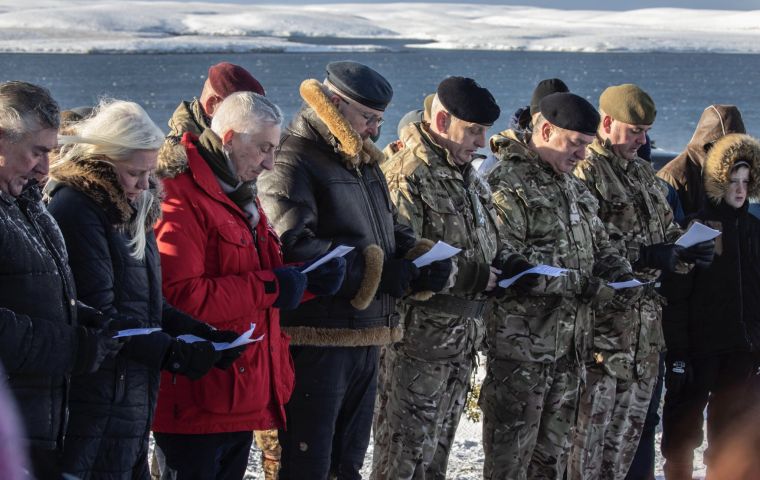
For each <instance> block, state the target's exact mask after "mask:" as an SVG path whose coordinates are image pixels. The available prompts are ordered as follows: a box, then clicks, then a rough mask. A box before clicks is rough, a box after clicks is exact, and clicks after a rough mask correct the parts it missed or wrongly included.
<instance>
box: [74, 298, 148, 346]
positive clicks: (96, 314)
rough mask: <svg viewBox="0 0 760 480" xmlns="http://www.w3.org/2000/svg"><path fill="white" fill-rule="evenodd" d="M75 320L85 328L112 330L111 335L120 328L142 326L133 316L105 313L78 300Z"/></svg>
mask: <svg viewBox="0 0 760 480" xmlns="http://www.w3.org/2000/svg"><path fill="white" fill-rule="evenodd" d="M77 322H78V323H79V325H80V326H83V327H87V328H93V329H96V330H98V329H105V330H110V331H111V332H112V335H111V336H113V335H116V333H117V332H118V331H120V330H127V329H130V328H140V327H142V326H143V325H142V323H141V322H140V321H139V320H137V319H136V318H134V317H130V316H128V315H122V314H121V313H109V314H105V313H103V312H101V311H100V310H97V309H95V308H92V307H90V306H88V305H85V304H84V303H82V302H80V301H78V300H77ZM122 341H124V340H122Z"/></svg>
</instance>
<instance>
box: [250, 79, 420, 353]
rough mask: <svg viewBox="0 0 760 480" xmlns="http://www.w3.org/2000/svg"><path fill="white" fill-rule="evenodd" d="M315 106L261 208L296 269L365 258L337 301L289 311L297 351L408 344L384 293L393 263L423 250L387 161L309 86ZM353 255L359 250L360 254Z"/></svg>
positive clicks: (304, 87) (288, 327)
mask: <svg viewBox="0 0 760 480" xmlns="http://www.w3.org/2000/svg"><path fill="white" fill-rule="evenodd" d="M301 96H302V97H303V98H304V100H305V101H306V105H305V106H304V107H303V108H302V109H301V111H300V112H298V114H297V115H296V117H295V119H294V120H293V122H292V123H291V125H290V126H289V127H288V130H287V131H286V133H285V134H284V136H283V138H282V140H281V142H280V151H279V153H278V154H277V157H276V159H275V164H274V169H273V170H272V171H269V172H265V173H264V174H262V175H261V177H260V178H259V181H258V185H259V196H260V197H259V198H260V199H261V204H262V206H263V207H264V210H265V211H266V213H267V216H268V217H269V219H270V220H271V221H272V224H273V225H274V227H275V230H276V231H277V234H278V235H279V236H280V239H281V241H282V244H283V246H282V251H283V255H284V256H285V261H286V262H298V261H306V260H309V259H312V258H315V257H319V256H321V255H324V254H325V253H327V252H328V251H329V250H331V249H332V248H334V247H336V246H338V245H341V244H345V245H350V246H353V247H356V250H357V251H358V252H359V253H360V254H358V255H353V256H352V257H350V258H352V260H351V261H349V262H348V266H347V269H346V279H345V281H344V282H343V287H342V289H341V291H340V292H339V293H338V294H337V295H335V296H326V297H318V298H317V299H315V300H312V301H310V302H307V303H304V304H302V305H301V306H300V307H299V308H298V309H296V310H293V311H288V312H282V314H281V315H282V316H281V323H282V325H283V330H285V331H286V332H287V333H289V334H290V335H291V336H292V344H293V345H299V344H300V345H324V346H363V345H383V344H387V343H390V342H393V341H397V340H399V339H400V334H401V330H400V328H399V326H398V314H397V313H396V310H395V299H393V298H392V297H390V296H389V295H386V294H384V293H378V292H377V288H378V285H379V282H380V278H381V276H382V268H383V260H384V259H387V258H399V257H403V256H404V255H405V254H406V253H407V252H408V251H409V250H411V249H412V248H413V247H414V246H415V237H414V233H413V232H412V230H411V229H410V228H408V227H406V226H403V225H401V224H399V223H398V222H397V220H396V211H395V208H394V206H393V204H392V203H391V200H390V194H389V193H388V186H387V184H386V182H385V177H384V176H383V173H382V171H381V170H380V167H379V163H380V162H381V161H382V160H383V155H382V153H381V152H380V151H379V150H378V149H377V148H376V147H375V146H374V144H372V142H371V141H370V140H364V141H362V139H361V137H360V136H359V134H358V133H356V131H355V130H354V129H353V128H352V127H351V125H350V124H349V122H348V121H347V120H346V119H345V118H344V117H343V116H342V115H341V114H340V113H339V111H338V110H337V108H335V106H334V105H333V104H332V103H330V100H329V98H328V96H327V95H326V94H325V93H324V91H323V90H322V86H321V84H320V83H319V82H318V81H316V80H306V81H304V82H303V83H302V84H301ZM352 253H353V252H352Z"/></svg>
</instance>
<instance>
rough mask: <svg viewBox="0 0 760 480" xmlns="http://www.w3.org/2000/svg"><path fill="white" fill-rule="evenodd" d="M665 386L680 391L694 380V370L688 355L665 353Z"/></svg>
mask: <svg viewBox="0 0 760 480" xmlns="http://www.w3.org/2000/svg"><path fill="white" fill-rule="evenodd" d="M665 368H666V370H665V388H666V389H667V390H668V392H670V393H678V392H679V391H681V390H682V389H683V388H684V387H685V386H686V385H688V384H689V382H691V380H692V376H693V372H692V370H691V365H690V364H689V361H688V359H687V357H686V355H679V354H670V353H668V354H666V355H665Z"/></svg>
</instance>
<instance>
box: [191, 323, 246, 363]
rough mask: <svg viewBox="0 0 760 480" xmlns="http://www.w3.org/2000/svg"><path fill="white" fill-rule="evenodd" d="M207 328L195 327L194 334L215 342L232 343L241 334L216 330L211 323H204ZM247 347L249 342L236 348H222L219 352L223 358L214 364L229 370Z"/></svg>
mask: <svg viewBox="0 0 760 480" xmlns="http://www.w3.org/2000/svg"><path fill="white" fill-rule="evenodd" d="M203 326H204V327H206V328H205V329H204V328H203V327H201V328H195V329H194V330H196V331H193V332H192V333H193V335H196V336H198V337H201V338H203V339H205V340H208V341H209V342H215V343H232V342H234V341H235V340H237V338H238V337H239V336H240V334H239V333H237V332H233V331H232V330H215V329H214V328H211V326H210V325H207V324H205V323H204V324H203ZM246 347H248V344H247V343H246V344H244V345H240V346H239V347H235V348H228V349H227V350H221V351H220V352H219V354H220V355H221V358H220V359H219V361H217V362H216V364H214V366H215V367H216V368H219V369H222V370H227V369H228V368H230V366H232V363H233V362H234V361H235V360H237V359H238V358H240V355H242V354H243V352H244V351H245V349H246Z"/></svg>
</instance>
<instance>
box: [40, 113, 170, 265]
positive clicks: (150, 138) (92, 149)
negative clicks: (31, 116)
mask: <svg viewBox="0 0 760 480" xmlns="http://www.w3.org/2000/svg"><path fill="white" fill-rule="evenodd" d="M67 132H70V133H71V134H70V135H59V136H58V143H59V145H60V146H61V152H60V155H59V156H58V158H57V159H56V160H55V161H54V162H53V163H52V164H51V166H50V172H51V176H55V171H56V169H57V168H58V167H60V166H63V165H65V164H66V163H68V162H73V161H79V162H81V161H84V162H87V161H93V162H102V161H107V162H109V163H111V164H112V165H113V164H118V163H119V162H122V161H124V160H126V159H128V158H130V157H131V155H132V154H133V153H134V152H135V151H138V150H158V149H159V148H160V147H161V145H162V144H163V141H164V133H163V132H162V131H161V129H160V128H158V126H157V125H156V124H155V123H154V122H153V120H151V119H150V117H149V116H148V114H147V113H146V112H145V110H143V108H142V107H141V106H140V105H138V104H136V103H134V102H127V101H123V100H114V99H104V100H101V102H100V104H99V105H98V106H97V108H96V109H95V111H94V112H93V113H92V115H91V116H90V117H88V118H86V119H84V120H82V121H81V122H78V123H75V124H73V125H71V126H70V127H69V129H67ZM152 203H153V195H152V194H150V192H143V194H142V196H141V197H140V198H139V199H138V200H137V202H136V203H135V208H136V209H137V215H136V216H135V218H134V219H133V221H131V222H130V223H129V225H128V226H127V229H126V230H127V232H126V233H127V234H128V235H129V237H130V240H129V243H128V247H129V248H130V249H131V255H132V257H134V258H136V259H138V260H142V259H143V258H145V245H146V239H145V233H146V231H145V229H146V226H145V219H146V217H147V215H148V212H149V211H150V207H151V205H152Z"/></svg>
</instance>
